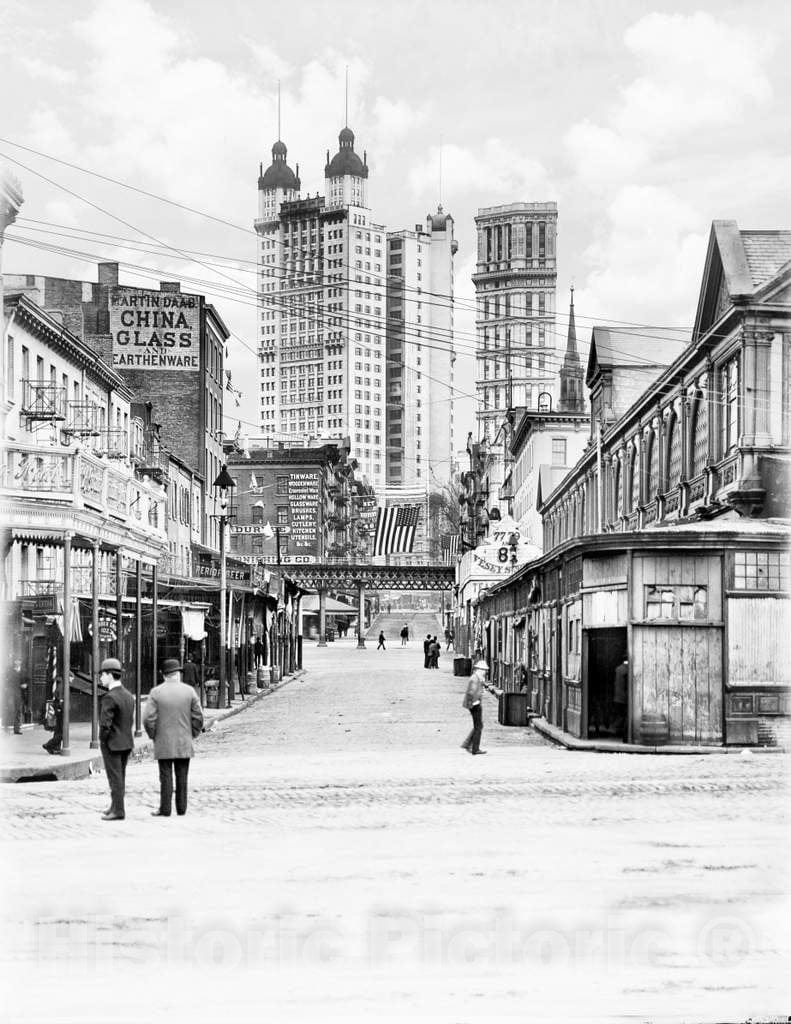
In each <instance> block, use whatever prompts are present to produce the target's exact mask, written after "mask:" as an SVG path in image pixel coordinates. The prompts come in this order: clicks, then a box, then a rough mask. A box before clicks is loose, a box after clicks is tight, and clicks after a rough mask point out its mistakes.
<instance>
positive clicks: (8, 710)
mask: <svg viewBox="0 0 791 1024" xmlns="http://www.w3.org/2000/svg"><path fill="white" fill-rule="evenodd" d="M26 695H27V683H26V681H25V677H24V675H23V673H22V659H21V658H20V657H19V656H17V657H15V658H14V660H13V663H12V665H11V667H10V668H9V669H8V673H7V676H6V686H5V693H4V699H5V709H4V711H3V725H10V724H12V723H13V726H14V732H15V733H16V735H18V736H19V735H21V734H22V722H23V721H24V717H25V703H26V700H25V698H26Z"/></svg>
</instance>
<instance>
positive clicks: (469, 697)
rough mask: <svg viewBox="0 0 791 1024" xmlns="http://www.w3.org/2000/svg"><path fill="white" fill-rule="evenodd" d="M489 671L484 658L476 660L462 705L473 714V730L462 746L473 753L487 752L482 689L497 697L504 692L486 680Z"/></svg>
mask: <svg viewBox="0 0 791 1024" xmlns="http://www.w3.org/2000/svg"><path fill="white" fill-rule="evenodd" d="M488 671H489V666H488V665H487V664H486V662H485V661H484V660H483V659H481V660H480V661H476V662H475V665H474V668H473V673H472V675H471V676H470V681H469V683H467V692H466V693H465V694H464V701H463V702H462V706H463V707H465V708H467V710H468V711H469V712H470V714H471V715H472V731H471V732H470V734H469V736H468V737H467V739H466V740H465V741H464V742H463V743H462V745H461V746H462V749H463V750H467V751H469V752H470V753H471V754H485V753H486V751H485V750H481V733H482V732H483V711H482V708H481V694H482V691H483V690H488V691H489V693H493V694H494V695H495V696H497V697H499V696H500V694H501V693H502V690H498V689H497V688H496V687H494V686H490V685H489V684H488V683H487V682H486V673H487V672H488Z"/></svg>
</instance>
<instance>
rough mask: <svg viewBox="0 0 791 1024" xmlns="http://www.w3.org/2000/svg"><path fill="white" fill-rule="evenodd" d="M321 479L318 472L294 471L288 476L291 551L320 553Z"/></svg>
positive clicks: (297, 553) (296, 553) (296, 552)
mask: <svg viewBox="0 0 791 1024" xmlns="http://www.w3.org/2000/svg"><path fill="white" fill-rule="evenodd" d="M320 486H321V480H320V477H319V474H318V473H309V472H292V473H289V476H288V504H289V509H290V515H291V535H290V541H289V548H290V551H291V552H292V553H293V554H295V555H299V554H312V555H314V556H315V555H317V554H318V543H319V505H320V502H321V489H320Z"/></svg>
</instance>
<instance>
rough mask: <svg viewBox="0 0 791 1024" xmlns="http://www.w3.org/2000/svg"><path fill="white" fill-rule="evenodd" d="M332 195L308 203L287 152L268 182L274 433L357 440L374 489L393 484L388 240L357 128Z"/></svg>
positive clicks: (347, 137)
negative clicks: (373, 203)
mask: <svg viewBox="0 0 791 1024" xmlns="http://www.w3.org/2000/svg"><path fill="white" fill-rule="evenodd" d="M338 144H339V145H338V152H337V153H336V154H335V155H334V156H333V157H332V158H330V154H329V150H328V151H327V162H326V165H325V168H324V181H325V195H324V196H319V195H316V196H314V197H310V196H308V197H306V198H304V199H302V198H300V188H301V183H300V179H299V175H298V170H299V167H298V166H297V173H295V172H293V171H292V170H291V169H290V167H289V166H288V163H287V160H286V157H287V150H286V147H285V145H284V144H283V143H282V142H281V141H280V140H278V142H276V143H275V145H274V146H273V147H272V164H271V166H270V167H269V168H268V169H267V170H266V171H263V167H262V168H261V174H260V176H259V179H258V197H259V199H258V204H259V216H258V219H257V220H256V221H255V228H256V231H257V232H258V234H259V236H260V281H259V288H258V294H259V305H260V316H261V334H260V339H259V353H260V358H261V365H260V374H261V376H260V386H261V392H260V394H261V407H260V413H261V415H260V421H261V428H262V432H263V433H264V434H266V435H269V436H273V435H274V436H277V435H280V434H282V435H286V436H293V435H301V436H303V437H306V438H308V437H317V436H321V437H327V438H330V437H346V436H348V437H350V438H351V443H352V454H353V456H354V458H356V459H357V461H358V463H359V466H360V469H361V471H362V472H363V473H364V474H365V476H366V477H367V478H368V481H369V482H370V483H371V484H373V486H374V487H378V488H379V487H383V486H384V482H385V458H384V453H385V392H384V384H385V275H386V269H387V268H386V233H385V228H384V226H383V225H381V224H376V223H375V222H374V220H373V216H372V214H371V210H370V208H369V207H368V164H367V158H366V155H365V154H363V157H362V159H361V158H360V156H359V155H358V154H357V153H356V152H355V149H354V133H353V132H352V130H351V129H350V128H349V127H348V126H347V127H344V128H343V129H342V131H341V133H340V135H339V137H338Z"/></svg>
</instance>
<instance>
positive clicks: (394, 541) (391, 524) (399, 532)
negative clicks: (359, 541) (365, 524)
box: [373, 505, 420, 555]
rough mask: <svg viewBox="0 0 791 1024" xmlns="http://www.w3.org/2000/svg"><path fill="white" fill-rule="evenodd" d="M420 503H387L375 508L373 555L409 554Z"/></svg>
mask: <svg viewBox="0 0 791 1024" xmlns="http://www.w3.org/2000/svg"><path fill="white" fill-rule="evenodd" d="M419 515H420V505H388V506H387V508H378V509H377V510H376V533H375V535H374V549H373V554H374V555H400V554H410V552H411V551H412V545H413V544H414V543H415V528H416V527H417V521H418V517H419Z"/></svg>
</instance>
